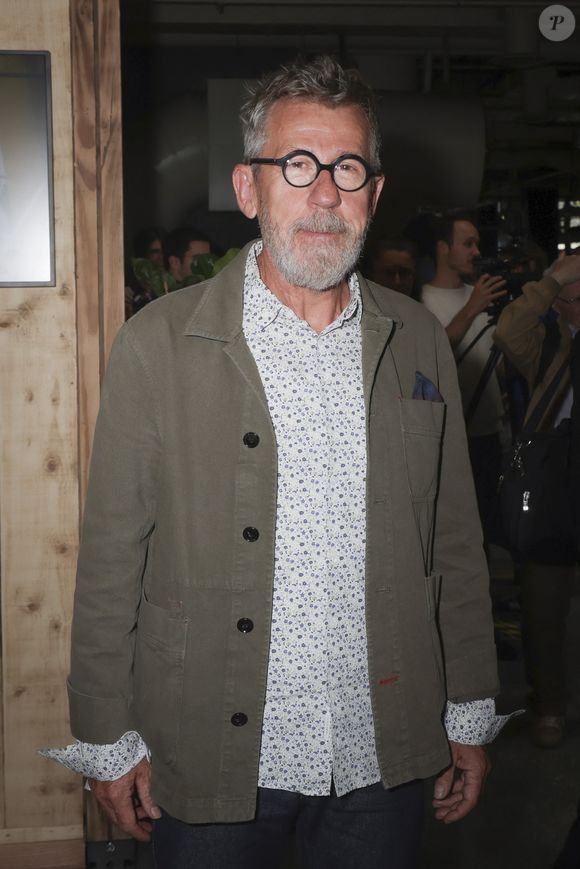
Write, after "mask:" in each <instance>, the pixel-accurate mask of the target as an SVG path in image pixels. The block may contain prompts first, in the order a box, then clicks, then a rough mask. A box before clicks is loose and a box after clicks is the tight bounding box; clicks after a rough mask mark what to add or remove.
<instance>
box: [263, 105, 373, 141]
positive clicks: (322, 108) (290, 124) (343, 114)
mask: <svg viewBox="0 0 580 869" xmlns="http://www.w3.org/2000/svg"><path fill="white" fill-rule="evenodd" d="M265 132H266V143H265V147H266V149H268V148H269V147H270V145H271V144H275V145H276V146H278V145H284V146H287V147H291V148H301V147H305V148H307V146H308V144H309V143H312V142H313V141H315V140H318V139H319V140H321V141H324V142H328V143H329V144H332V143H334V144H336V147H337V148H338V150H339V151H340V149H341V147H342V145H341V142H344V146H345V147H346V146H347V145H348V149H350V148H355V147H356V150H357V151H361V150H367V149H368V142H369V125H368V120H367V118H366V116H365V114H364V112H363V111H362V109H361V108H360V107H359V106H356V105H350V104H349V105H340V106H332V105H328V104H327V103H325V102H321V101H318V100H311V99H304V98H302V97H283V98H282V99H279V100H278V101H277V102H275V103H274V105H273V106H272V108H271V109H270V112H269V114H268V118H267V120H266V128H265ZM307 149H308V148H307Z"/></svg>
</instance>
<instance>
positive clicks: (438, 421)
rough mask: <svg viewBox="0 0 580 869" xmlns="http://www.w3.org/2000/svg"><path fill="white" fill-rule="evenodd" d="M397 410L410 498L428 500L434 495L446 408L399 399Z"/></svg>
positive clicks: (437, 478) (435, 404) (435, 403)
mask: <svg viewBox="0 0 580 869" xmlns="http://www.w3.org/2000/svg"><path fill="white" fill-rule="evenodd" d="M399 408H400V414H401V431H402V434H403V449H404V452H405V464H406V467H407V478H408V481H409V489H410V492H411V498H412V499H413V501H424V500H431V499H433V498H434V497H435V495H436V493H437V484H438V480H439V465H440V461H441V438H442V435H443V428H444V423H445V409H446V406H445V404H444V403H443V402H435V401H421V400H416V399H409V398H402V399H401V400H400V402H399Z"/></svg>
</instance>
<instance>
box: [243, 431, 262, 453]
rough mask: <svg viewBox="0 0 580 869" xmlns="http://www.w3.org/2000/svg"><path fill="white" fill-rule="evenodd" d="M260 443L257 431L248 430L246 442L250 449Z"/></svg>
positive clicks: (245, 436)
mask: <svg viewBox="0 0 580 869" xmlns="http://www.w3.org/2000/svg"><path fill="white" fill-rule="evenodd" d="M259 443H260V437H259V435H257V434H256V432H255V431H247V432H246V434H245V435H244V444H245V445H246V446H247V447H250V449H252V448H253V447H257V446H258V444H259Z"/></svg>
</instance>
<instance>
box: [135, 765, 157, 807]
mask: <svg viewBox="0 0 580 869" xmlns="http://www.w3.org/2000/svg"><path fill="white" fill-rule="evenodd" d="M142 764H143V765H141V764H139V767H138V768H137V775H136V776H135V788H136V791H137V797H138V799H139V803H140V805H141V806H142V808H143V809H144V810H145V813H146V815H147V816H148V817H149V818H160V817H161V809H160V808H159V806H158V805H157V803H155V802H154V801H153V799H152V797H151V766H150V764H149V762H148V761H145V762H143V761H142Z"/></svg>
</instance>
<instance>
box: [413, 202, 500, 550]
mask: <svg viewBox="0 0 580 869" xmlns="http://www.w3.org/2000/svg"><path fill="white" fill-rule="evenodd" d="M431 241H432V251H433V257H434V261H435V266H436V268H435V275H434V277H433V279H432V280H431V283H429V284H424V285H423V289H422V292H421V301H422V302H423V304H424V305H425V307H426V308H428V309H429V310H430V311H431V312H432V313H433V314H435V316H436V317H437V319H438V320H439V321H440V322H441V324H442V325H443V326H444V327H445V331H446V332H447V336H448V338H449V341H450V343H451V346H452V347H453V350H454V352H455V356H456V358H457V360H458V376H459V388H460V390H461V397H462V400H463V408H464V411H465V413H466V424H467V434H468V438H469V455H470V459H471V466H472V470H473V476H474V479H475V490H476V493H477V500H478V506H479V512H480V517H481V522H482V526H483V535H484V541H485V543H486V545H487V543H488V542H489V540H490V538H491V539H493V536H494V528H495V524H496V521H497V520H496V516H497V506H496V487H497V480H498V477H499V472H500V465H501V443H500V437H499V433H500V431H501V429H502V426H503V422H502V418H503V415H504V408H503V402H502V397H501V392H500V388H499V383H498V380H497V375H496V372H495V371H492V372H491V375H490V376H489V379H488V380H487V383H486V385H485V388H484V389H483V391H482V392H481V396H480V398H479V400H478V401H477V403H476V405H475V406H474V405H473V401H474V397H475V394H476V390H477V389H478V384H479V383H480V382H481V379H482V376H483V375H484V371H485V369H486V365H487V362H488V360H489V358H490V352H491V350H492V347H493V329H492V328H491V327H490V317H489V313H488V310H487V309H488V308H489V306H490V305H492V304H493V303H494V302H495V301H496V300H497V299H499V298H501V297H502V296H504V295H505V293H506V291H505V289H504V286H505V280H504V279H503V278H501V277H498V276H495V277H493V276H490V275H488V274H483V275H481V277H479V278H477V279H476V264H477V260H478V258H479V257H480V251H479V233H478V231H477V227H476V226H475V224H474V223H473V221H472V220H471V219H470V217H469V215H467V214H462V213H459V212H456V213H455V214H449V215H444V216H442V217H439V218H437V219H435V220H434V222H433V224H432V237H431Z"/></svg>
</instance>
